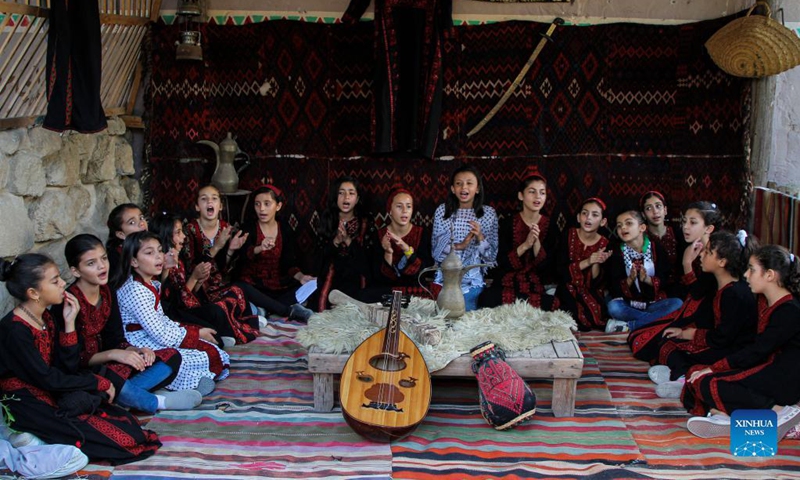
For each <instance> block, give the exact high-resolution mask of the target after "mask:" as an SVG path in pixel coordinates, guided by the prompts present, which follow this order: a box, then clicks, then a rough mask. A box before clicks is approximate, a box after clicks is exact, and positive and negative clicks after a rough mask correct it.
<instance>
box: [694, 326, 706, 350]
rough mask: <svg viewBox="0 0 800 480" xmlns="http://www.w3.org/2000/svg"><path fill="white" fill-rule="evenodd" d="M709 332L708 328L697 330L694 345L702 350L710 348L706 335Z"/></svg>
mask: <svg viewBox="0 0 800 480" xmlns="http://www.w3.org/2000/svg"><path fill="white" fill-rule="evenodd" d="M709 331H710V330H708V329H707V328H702V329H701V328H698V329H697V330H695V332H694V338H692V343H693V344H694V345H697V346H698V347H700V348H706V347H708V342H707V341H706V335H708V332H709Z"/></svg>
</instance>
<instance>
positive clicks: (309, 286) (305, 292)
mask: <svg viewBox="0 0 800 480" xmlns="http://www.w3.org/2000/svg"><path fill="white" fill-rule="evenodd" d="M316 290H317V279H316V278H315V279H314V280H311V281H310V282H307V283H306V284H305V285H302V286H300V288H298V289H297V291H296V292H295V293H294V296H295V298H296V299H297V303H303V302H305V301H306V300H308V297H310V296H311V294H312V293H314V292H315V291H316Z"/></svg>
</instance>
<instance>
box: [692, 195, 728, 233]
mask: <svg viewBox="0 0 800 480" xmlns="http://www.w3.org/2000/svg"><path fill="white" fill-rule="evenodd" d="M689 210H697V211H698V212H699V213H700V216H701V217H703V223H705V224H706V226H707V227H708V226H713V227H714V230H718V229H719V228H720V227H721V226H722V220H723V219H722V212H721V211H720V209H719V208H717V204H716V203H712V202H705V201H699V202H692V203H690V204H689V205H687V206H686V208H684V209H683V211H684V212H688V211H689Z"/></svg>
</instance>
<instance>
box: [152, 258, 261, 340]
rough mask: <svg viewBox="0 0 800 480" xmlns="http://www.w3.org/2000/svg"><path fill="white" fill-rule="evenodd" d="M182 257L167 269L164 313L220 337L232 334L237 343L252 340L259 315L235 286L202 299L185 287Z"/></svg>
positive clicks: (256, 335) (164, 286)
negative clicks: (215, 298)
mask: <svg viewBox="0 0 800 480" xmlns="http://www.w3.org/2000/svg"><path fill="white" fill-rule="evenodd" d="M186 280H187V275H186V268H185V267H184V263H183V260H178V265H177V266H176V267H175V268H173V269H172V270H170V272H169V276H168V277H167V279H166V281H164V285H163V291H164V295H163V296H164V302H165V304H166V306H165V312H166V313H167V315H168V316H170V317H175V318H178V319H180V321H182V322H185V323H191V324H195V325H200V326H202V327H211V328H213V329H214V330H216V331H217V334H218V335H219V336H222V337H232V338H235V339H236V343H239V344H243V343H248V342H252V341H253V340H255V339H256V338H257V337H258V317H257V316H255V315H252V313H251V311H250V304H249V303H248V301H247V298H246V297H245V295H244V292H242V289H241V288H239V287H236V286H230V287H228V288H226V289H220V290H218V292H217V297H218V299H217V300H216V301H215V302H210V301H204V300H201V299H200V298H198V297H197V295H195V294H194V292H192V291H190V290H189V289H188V288H187V286H186Z"/></svg>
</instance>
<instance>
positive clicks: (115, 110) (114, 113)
mask: <svg viewBox="0 0 800 480" xmlns="http://www.w3.org/2000/svg"><path fill="white" fill-rule="evenodd" d="M103 111H105V114H106V117H118V116H120V115H125V107H111V108H104V109H103Z"/></svg>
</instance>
